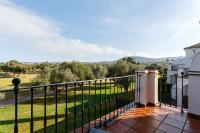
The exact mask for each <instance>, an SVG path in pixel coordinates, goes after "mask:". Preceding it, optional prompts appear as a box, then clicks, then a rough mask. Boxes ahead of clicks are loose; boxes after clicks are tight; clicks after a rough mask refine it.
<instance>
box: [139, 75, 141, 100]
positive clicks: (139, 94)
mask: <svg viewBox="0 0 200 133" xmlns="http://www.w3.org/2000/svg"><path fill="white" fill-rule="evenodd" d="M140 77H141V75H140V74H139V80H138V89H139V90H138V92H139V104H140Z"/></svg>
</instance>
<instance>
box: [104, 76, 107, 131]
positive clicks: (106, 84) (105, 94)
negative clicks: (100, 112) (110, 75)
mask: <svg viewBox="0 0 200 133" xmlns="http://www.w3.org/2000/svg"><path fill="white" fill-rule="evenodd" d="M104 84H105V88H104V89H105V105H104V108H105V118H104V119H105V122H104V127H106V114H107V110H106V107H107V96H106V85H107V80H106V79H105V83H104Z"/></svg>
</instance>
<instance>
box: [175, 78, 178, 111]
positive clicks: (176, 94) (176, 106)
mask: <svg viewBox="0 0 200 133" xmlns="http://www.w3.org/2000/svg"><path fill="white" fill-rule="evenodd" d="M175 76H176V106H175V107H176V108H177V104H178V98H177V97H178V96H177V94H178V83H177V82H178V75H175Z"/></svg>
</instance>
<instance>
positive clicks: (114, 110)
mask: <svg viewBox="0 0 200 133" xmlns="http://www.w3.org/2000/svg"><path fill="white" fill-rule="evenodd" d="M113 86H114V102H115V103H116V92H115V79H114V84H113ZM115 106H116V104H115ZM117 109H118V108H117ZM115 110H116V107H114V111H113V118H114V117H115Z"/></svg>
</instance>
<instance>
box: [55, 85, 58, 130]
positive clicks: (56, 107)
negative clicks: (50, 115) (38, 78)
mask: <svg viewBox="0 0 200 133" xmlns="http://www.w3.org/2000/svg"><path fill="white" fill-rule="evenodd" d="M55 87H56V88H55V103H56V105H55V110H56V112H55V132H56V133H57V132H58V86H55Z"/></svg>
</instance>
